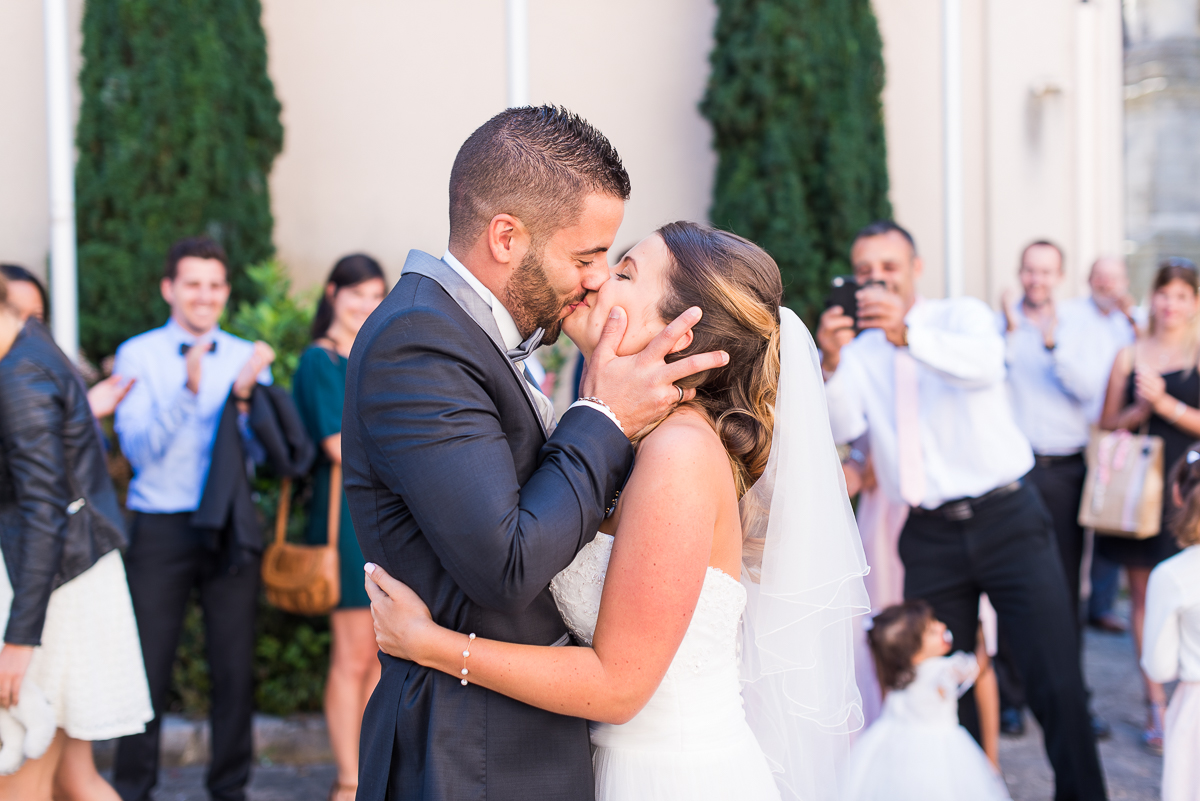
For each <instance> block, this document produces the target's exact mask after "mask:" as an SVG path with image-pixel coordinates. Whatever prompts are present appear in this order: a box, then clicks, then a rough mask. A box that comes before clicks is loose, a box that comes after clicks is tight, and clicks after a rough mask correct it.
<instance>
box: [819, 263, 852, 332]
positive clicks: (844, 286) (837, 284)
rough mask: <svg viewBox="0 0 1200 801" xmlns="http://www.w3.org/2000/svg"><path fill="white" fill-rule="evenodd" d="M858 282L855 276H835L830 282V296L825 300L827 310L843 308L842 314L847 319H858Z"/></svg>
mask: <svg viewBox="0 0 1200 801" xmlns="http://www.w3.org/2000/svg"><path fill="white" fill-rule="evenodd" d="M858 289H859V286H858V281H855V280H854V276H853V275H838V276H834V278H833V280H832V281H830V282H829V296H828V297H827V298H825V308H827V309H828V308H829V307H830V306H841V307H842V313H843V314H845V315H846V316H847V317H853V318H854V319H855V320H857V319H858V295H857V294H856V293H857V292H858ZM856 327H857V326H856Z"/></svg>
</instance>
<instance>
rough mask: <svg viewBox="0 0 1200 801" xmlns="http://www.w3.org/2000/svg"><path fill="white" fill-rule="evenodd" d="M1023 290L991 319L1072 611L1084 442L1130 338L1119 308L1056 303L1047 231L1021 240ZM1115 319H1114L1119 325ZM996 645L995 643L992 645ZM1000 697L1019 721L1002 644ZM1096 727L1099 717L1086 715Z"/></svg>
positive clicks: (1100, 727)
mask: <svg viewBox="0 0 1200 801" xmlns="http://www.w3.org/2000/svg"><path fill="white" fill-rule="evenodd" d="M1018 276H1019V278H1020V281H1021V287H1022V289H1023V290H1024V294H1023V296H1022V298H1021V299H1020V301H1018V302H1016V303H1011V302H1005V303H1004V310H1003V312H1002V313H1001V315H1000V319H999V323H1000V328H1001V330H1002V331H1003V332H1004V335H1005V362H1006V364H1007V367H1008V386H1009V391H1010V393H1011V394H1012V399H1013V410H1014V412H1015V414H1016V418H1017V425H1018V426H1019V427H1020V429H1021V431H1022V432H1023V433H1024V434H1025V436H1026V437H1028V438H1029V441H1030V444H1031V445H1032V446H1033V451H1034V458H1035V465H1034V468H1033V470H1032V471H1031V472H1030V474H1029V479H1030V481H1031V482H1033V484H1034V485H1035V486H1036V487H1037V488H1038V491H1039V492H1040V493H1041V495H1042V499H1043V501H1045V503H1046V508H1047V509H1048V510H1049V512H1050V516H1051V518H1052V519H1053V522H1054V531H1055V537H1056V539H1057V542H1058V552H1059V556H1060V558H1061V559H1062V564H1063V570H1064V571H1065V573H1066V578H1067V585H1068V588H1069V590H1070V596H1071V599H1072V600H1073V604H1072V606H1071V612H1072V614H1074V615H1076V616H1078V611H1079V596H1080V583H1081V581H1080V570H1081V566H1082V561H1083V551H1084V531H1083V528H1082V527H1081V526H1080V525H1079V522H1078V515H1079V504H1080V499H1081V498H1082V495H1083V483H1084V479H1085V478H1086V475H1087V464H1086V462H1085V460H1084V451H1085V450H1086V449H1087V443H1088V437H1089V434H1090V431H1091V426H1092V425H1093V424H1095V422H1096V420H1097V419H1098V418H1099V414H1100V407H1101V406H1102V405H1103V403H1104V393H1105V390H1106V389H1107V387H1108V377H1109V373H1110V372H1111V371H1112V364H1113V359H1114V358H1115V357H1116V354H1117V351H1119V350H1120V349H1121V348H1122V347H1123V346H1124V345H1126V344H1128V343H1129V342H1130V341H1131V340H1132V329H1131V328H1130V327H1129V323H1128V321H1127V320H1126V318H1125V316H1124V315H1123V314H1121V313H1120V312H1119V311H1117V310H1116V309H1114V308H1109V309H1108V311H1107V312H1106V311H1104V310H1103V309H1102V308H1101V307H1100V306H1099V305H1098V304H1097V302H1096V300H1095V299H1093V298H1091V297H1087V298H1077V299H1073V300H1068V301H1065V302H1062V303H1056V302H1055V300H1054V291H1055V290H1056V289H1057V288H1058V286H1059V284H1060V283H1061V282H1062V278H1063V257H1062V251H1061V250H1059V248H1058V246H1057V245H1055V244H1053V243H1052V242H1048V241H1044V240H1043V241H1038V242H1034V243H1032V244H1030V245H1028V246H1027V247H1026V248H1025V250H1024V251H1023V252H1022V254H1021V267H1020V270H1019V272H1018ZM1122 323H1123V324H1124V327H1122ZM1002 650H1004V649H1003V648H1002ZM997 662H998V668H999V675H1000V676H1001V679H1002V680H1001V689H1002V695H1003V700H1004V702H1005V703H1004V710H1003V712H1002V721H1003V725H1004V729H1005V731H1006V732H1008V733H1018V732H1020V731H1022V730H1023V728H1024V727H1023V724H1022V722H1021V717H1020V712H1019V708H1020V707H1021V706H1022V705H1023V701H1022V695H1023V693H1022V692H1021V691H1020V688H1019V686H1018V685H1019V682H1016V681H1012V680H1008V679H1009V678H1011V677H1007V676H1006V675H1005V674H1006V672H1009V671H1006V670H1005V667H1006V660H1005V658H1004V654H1003V653H1002V654H1001V655H1000V658H999V659H998V660H997ZM1093 726H1094V728H1095V729H1096V732H1097V734H1098V735H1102V736H1103V735H1106V734H1107V733H1108V726H1107V724H1105V723H1104V722H1103V721H1101V720H1099V719H1098V718H1095V717H1093Z"/></svg>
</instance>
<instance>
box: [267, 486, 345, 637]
mask: <svg viewBox="0 0 1200 801" xmlns="http://www.w3.org/2000/svg"><path fill="white" fill-rule="evenodd" d="M291 500H292V480H291V479H290V478H285V479H283V483H282V484H281V485H280V489H279V509H278V511H277V512H276V513H275V541H274V542H273V543H271V544H270V545H268V546H267V549H266V551H265V552H264V553H263V561H262V579H263V585H264V586H265V587H266V590H267V601H268V602H270V604H271V605H272V606H276V607H278V608H280V609H282V610H283V611H285V612H291V613H292V614H294V615H324V614H326V613H328V612H330V611H331V610H332V609H333V608H334V607H335V606H337V604H338V601H339V600H340V599H341V595H342V586H341V580H340V578H339V573H338V548H337V546H338V529H339V527H340V525H341V516H342V466H341V465H340V464H335V465H332V466H331V467H330V470H329V542H328V543H326V544H325V545H300V544H298V543H294V542H288V541H287V523H288V512H289V509H290V507H291Z"/></svg>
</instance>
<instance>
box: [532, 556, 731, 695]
mask: <svg viewBox="0 0 1200 801" xmlns="http://www.w3.org/2000/svg"><path fill="white" fill-rule="evenodd" d="M612 544H613V538H612V537H611V536H609V535H608V534H597V535H596V539H594V540H592V541H591V542H590V543H588V544H587V545H586V546H584V548H583V550H581V551H580V552H579V553H578V554H577V555H576V557H575V561H574V562H572V563H571V564H570V565H569V566H568V567H567V569H566V570H564V571H563V572H561V573H559V574H558V575H557V576H555V577H554V579H553V580H552V581H551V582H550V592H551V593H553V594H554V600H555V602H556V603H557V604H558V611H559V612H560V613H561V614H562V616H563V620H565V621H566V623H567V626H568V627H569V628H570V629H571V632H572V633H573V634H574V635H575V637H576V638H578V639H579V640H580V641H581V642H583V643H584V644H585V645H591V644H592V637H593V635H594V634H595V633H596V619H597V618H598V617H599V615H600V596H601V595H602V594H603V592H604V576H605V573H606V572H607V570H608V559H609V556H610V555H611V554H612ZM745 606H746V590H745V588H744V587H742V585H741V583H740V582H738V581H737V580H736V579H734V578H733V577H732V576H730V575H729V574H728V573H724V572H722V571H720V570H718V569H717V568H715V567H710V568H708V573H707V574H706V575H705V577H704V587H703V589H701V591H700V598H699V600H698V601H697V602H696V611H695V613H694V614H693V615H692V622H691V624H690V625H689V626H688V630H687V633H686V634H685V635H684V637H683V642H681V643H680V645H679V650H678V651H677V652H676V654H675V659H674V660H672V662H671V667H670V668H669V669H668V670H667V675H668V676H677V675H679V674H680V673H681V671H686V673H688V674H691V675H699V674H703V673H707V672H710V671H713V670H718V669H721V670H728V669H729V668H730V667H731V666H732V667H733V668H735V669H736V667H737V662H738V656H739V654H738V651H739V643H740V640H739V638H738V622H739V620H740V619H741V616H742V610H743V609H744V608H745Z"/></svg>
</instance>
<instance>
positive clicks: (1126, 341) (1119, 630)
mask: <svg viewBox="0 0 1200 801" xmlns="http://www.w3.org/2000/svg"><path fill="white" fill-rule="evenodd" d="M1088 287H1089V288H1090V289H1091V297H1090V299H1091V304H1090V306H1088V305H1085V306H1084V308H1085V309H1088V310H1089V311H1091V313H1092V314H1093V315H1095V317H1096V319H1097V320H1099V321H1100V322H1102V323H1106V324H1107V325H1108V333H1109V337H1110V338H1109V341H1107V342H1105V343H1104V344H1105V345H1107V346H1109V348H1110V351H1109V353H1110V355H1109V357H1108V361H1109V362H1110V364H1111V362H1112V361H1113V360H1114V359H1116V356H1117V353H1118V352H1119V351H1120V350H1121V348H1124V347H1126V346H1128V345H1132V344H1133V339H1134V335H1135V333H1136V332H1137V331H1138V330H1140V329H1141V328H1143V327H1144V324H1145V320H1144V319H1143V315H1142V314H1141V311H1142V310H1141V309H1139V308H1137V304H1136V303H1135V302H1134V299H1133V296H1132V295H1130V294H1129V275H1128V273H1127V272H1126V270H1125V262H1123V261H1121V260H1120V259H1116V258H1112V257H1101V258H1099V259H1096V261H1095V262H1094V263H1093V264H1092V271H1091V272H1090V273H1089V274H1088ZM1103 405H1104V397H1103V395H1101V397H1099V398H1097V399H1096V402H1095V404H1094V405H1092V406H1089V408H1088V421H1089V422H1091V423H1099V422H1100V412H1101V407H1102V406H1103ZM1120 580H1121V567H1120V565H1117V564H1115V563H1114V562H1112V561H1110V560H1108V559H1105V558H1104V557H1103V556H1101V555H1100V554H1098V553H1096V552H1095V549H1094V548H1093V550H1092V566H1091V587H1092V591H1091V594H1090V595H1089V596H1088V601H1087V611H1088V614H1087V618H1088V625H1089V626H1092V627H1093V628H1096V629H1099V630H1100V631H1106V632H1109V633H1110V634H1124V633H1125V632H1127V631H1129V624H1128V623H1126V622H1125V618H1123V617H1121V616H1120V615H1118V614H1117V613H1116V612H1115V611H1114V609H1113V606H1114V605H1115V603H1116V600H1117V590H1118V589H1119V588H1120V583H1121V581H1120Z"/></svg>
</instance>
